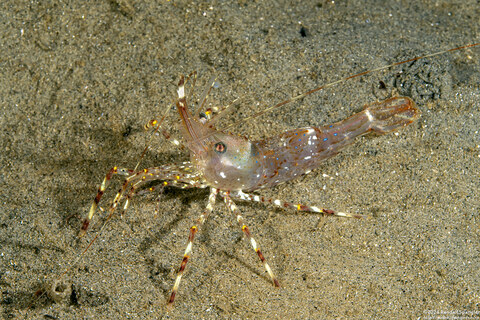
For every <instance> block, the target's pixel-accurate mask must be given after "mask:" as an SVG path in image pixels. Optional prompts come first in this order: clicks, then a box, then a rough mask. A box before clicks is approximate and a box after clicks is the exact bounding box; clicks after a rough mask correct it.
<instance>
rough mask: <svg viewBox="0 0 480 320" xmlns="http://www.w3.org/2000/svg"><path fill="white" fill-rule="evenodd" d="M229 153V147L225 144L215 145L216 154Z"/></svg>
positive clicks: (218, 143)
mask: <svg viewBox="0 0 480 320" xmlns="http://www.w3.org/2000/svg"><path fill="white" fill-rule="evenodd" d="M225 151H227V146H226V145H225V143H223V142H217V143H215V152H216V153H225Z"/></svg>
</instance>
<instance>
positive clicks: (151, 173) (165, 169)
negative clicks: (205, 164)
mask: <svg viewBox="0 0 480 320" xmlns="http://www.w3.org/2000/svg"><path fill="white" fill-rule="evenodd" d="M114 174H120V175H124V176H128V177H127V179H125V181H124V182H123V185H122V187H121V188H120V190H119V191H118V192H117V195H116V196H115V198H114V200H113V202H112V204H111V205H110V208H109V217H110V216H112V215H113V213H114V211H115V209H116V207H117V205H118V203H119V202H120V201H121V200H122V199H123V197H124V193H125V191H126V190H127V188H128V186H129V185H131V186H132V189H131V190H130V192H129V193H128V194H127V200H126V204H125V206H124V210H126V208H127V207H128V202H129V199H130V198H131V196H132V195H133V194H134V192H135V190H136V189H137V188H138V187H139V185H140V184H142V183H145V182H148V181H154V180H164V182H163V184H164V186H168V185H172V186H175V187H178V188H205V187H206V185H205V184H203V181H201V180H200V179H199V177H198V173H197V172H195V171H194V170H193V167H192V164H191V163H190V162H183V163H182V164H179V165H165V166H161V167H155V168H149V169H143V170H142V171H138V172H135V171H133V170H130V169H118V168H117V167H113V168H112V169H110V171H109V172H108V173H107V175H106V176H105V178H104V179H103V182H102V184H101V185H100V187H99V188H98V192H97V195H96V196H95V199H94V201H93V203H92V206H91V207H90V211H89V212H88V216H87V217H86V218H85V220H84V221H83V224H82V228H81V230H80V234H79V236H80V237H82V236H84V235H85V233H86V231H87V229H88V226H89V225H90V222H91V220H92V218H93V215H94V214H95V211H96V210H97V208H98V203H99V202H100V199H101V198H102V196H103V194H104V193H105V189H106V187H107V184H108V182H109V181H110V179H111V178H112V176H113V175H114Z"/></svg>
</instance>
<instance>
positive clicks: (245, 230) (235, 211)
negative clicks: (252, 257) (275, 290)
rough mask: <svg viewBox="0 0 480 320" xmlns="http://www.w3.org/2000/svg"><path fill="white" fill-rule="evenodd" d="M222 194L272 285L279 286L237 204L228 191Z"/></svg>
mask: <svg viewBox="0 0 480 320" xmlns="http://www.w3.org/2000/svg"><path fill="white" fill-rule="evenodd" d="M222 196H223V198H224V200H225V204H226V205H227V208H228V211H230V212H231V213H233V214H234V215H235V216H236V218H237V222H238V224H239V225H240V228H241V229H242V231H243V233H244V234H245V237H246V238H247V240H248V241H249V242H250V244H251V245H252V247H253V250H255V252H256V253H257V255H258V257H259V258H260V260H261V261H262V263H263V266H264V267H265V270H267V273H268V275H269V276H270V278H271V279H272V282H273V285H274V286H275V287H280V283H279V282H278V280H277V278H276V277H275V275H274V274H273V271H272V269H271V268H270V266H269V265H268V263H267V260H266V259H265V257H264V256H263V253H262V251H261V250H260V247H259V246H258V244H257V242H256V241H255V239H254V238H253V237H252V234H251V233H250V230H249V229H248V226H247V225H246V224H245V220H244V219H243V216H242V215H241V214H240V210H238V208H237V206H236V205H235V203H233V201H232V199H231V198H230V195H229V193H228V192H222Z"/></svg>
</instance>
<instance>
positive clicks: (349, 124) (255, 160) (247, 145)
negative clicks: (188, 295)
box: [81, 76, 419, 305]
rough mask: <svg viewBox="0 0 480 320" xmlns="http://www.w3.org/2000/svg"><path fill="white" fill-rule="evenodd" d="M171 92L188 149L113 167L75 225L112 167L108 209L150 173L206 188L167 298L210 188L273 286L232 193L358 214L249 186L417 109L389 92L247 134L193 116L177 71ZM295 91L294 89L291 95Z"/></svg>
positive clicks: (287, 173) (298, 169)
mask: <svg viewBox="0 0 480 320" xmlns="http://www.w3.org/2000/svg"><path fill="white" fill-rule="evenodd" d="M177 93H178V100H177V101H176V107H177V111H178V114H179V116H180V118H181V132H182V135H183V138H184V140H185V146H186V147H187V148H188V149H189V150H190V161H189V162H183V163H180V164H176V165H164V166H159V167H154V168H149V169H144V170H142V171H138V172H136V171H135V170H129V169H119V168H117V167H114V168H112V169H111V170H110V171H109V172H108V173H107V175H106V176H105V179H104V180H103V182H102V184H101V186H100V188H99V190H98V193H97V196H96V197H95V200H94V202H93V204H92V207H91V209H90V212H89V214H88V216H87V218H86V219H85V220H84V222H83V225H82V230H81V234H84V233H85V232H86V230H87V228H88V226H89V224H90V222H91V220H92V218H93V215H94V213H95V211H96V209H97V207H98V203H99V201H100V199H101V197H102V195H103V193H104V191H105V188H106V185H107V182H108V181H109V180H110V179H111V178H112V176H113V175H114V174H120V175H124V176H126V179H125V181H124V182H123V185H122V187H121V188H120V190H119V192H118V193H117V195H116V197H115V198H114V200H113V202H112V204H111V205H110V207H109V217H110V216H111V215H112V214H113V212H114V211H115V209H116V207H117V206H118V204H119V203H120V202H122V201H124V205H123V210H124V211H125V210H126V209H127V207H128V203H129V201H130V199H131V198H132V196H133V195H134V194H135V192H136V190H137V189H138V188H139V187H140V186H142V184H144V183H146V182H149V181H153V180H160V181H162V185H164V186H175V187H179V188H209V189H210V195H209V197H208V202H207V204H206V208H205V210H204V212H203V213H202V214H201V215H200V216H199V217H198V220H197V221H196V223H195V224H194V225H193V226H192V227H191V228H190V234H189V237H188V243H187V247H186V249H185V253H184V255H183V260H182V262H181V265H180V268H179V270H178V273H177V277H176V280H175V284H174V286H173V289H172V292H171V295H170V298H169V299H168V304H169V305H171V304H173V302H174V300H175V296H176V293H177V291H178V288H179V285H180V281H181V279H182V275H183V272H184V270H185V267H186V265H187V262H188V260H189V259H190V256H191V254H192V247H193V241H194V237H195V234H196V233H197V231H198V229H199V227H200V226H201V225H202V224H203V223H204V222H205V220H206V219H207V217H208V215H209V214H210V213H211V212H212V211H213V208H214V205H215V201H216V198H217V195H219V196H221V197H222V198H223V200H224V202H225V205H226V207H227V209H228V211H229V212H230V213H232V214H233V215H234V216H235V218H236V220H237V222H238V224H239V226H240V228H241V230H242V231H243V233H244V234H245V237H246V239H247V240H248V241H249V242H250V244H251V246H252V247H253V249H254V250H255V252H256V253H257V255H258V257H259V258H260V260H261V262H262V263H263V266H264V268H265V270H266V271H267V273H268V275H269V277H270V279H271V280H272V283H273V285H274V286H275V287H279V286H280V285H279V282H278V280H277V278H276V277H275V274H274V272H273V271H272V269H271V268H270V266H269V265H268V263H267V261H266V259H265V257H264V255H263V253H262V251H261V250H260V247H259V245H258V243H257V242H256V241H255V239H254V238H253V236H252V234H251V233H250V230H249V228H248V226H247V224H246V222H245V220H244V218H243V217H242V214H241V213H240V211H239V209H238V208H237V206H236V205H235V203H234V200H247V201H257V202H265V203H270V204H273V205H275V206H278V207H281V208H287V209H288V208H291V209H294V210H299V211H311V212H318V213H323V214H328V215H336V216H343V217H357V218H358V217H360V216H359V215H354V214H348V213H344V212H336V211H333V210H329V209H322V208H318V207H315V206H306V205H301V204H293V203H290V202H286V201H282V200H274V199H265V198H264V197H261V196H258V195H255V194H251V192H253V191H256V190H258V189H261V188H269V187H273V186H276V185H277V184H280V183H282V182H286V181H289V180H292V179H295V178H298V177H300V176H302V175H303V174H306V173H308V172H310V171H311V170H312V169H315V168H316V167H318V166H319V164H320V163H321V162H322V161H323V160H325V159H328V158H330V157H332V156H334V155H336V154H337V153H338V152H339V151H340V150H342V148H344V147H345V146H347V145H349V144H351V143H352V142H353V141H354V140H355V138H356V137H359V136H362V135H364V134H367V133H370V132H373V133H376V134H384V133H388V132H391V131H394V130H397V129H400V128H402V127H404V126H407V125H408V124H410V123H412V122H413V121H414V120H415V119H416V118H417V117H418V116H419V111H418V109H417V108H415V106H414V102H413V101H412V100H411V99H410V98H407V97H394V98H390V99H388V100H385V101H382V102H375V103H372V104H370V105H367V106H366V107H365V108H364V110H363V111H361V112H358V113H356V114H354V115H352V116H351V117H349V118H347V119H345V120H343V121H340V122H337V123H335V124H331V125H327V126H323V127H320V128H315V127H305V128H300V129H294V130H290V131H287V132H284V133H282V134H280V135H277V136H274V137H271V138H268V139H265V140H259V141H250V140H248V139H247V138H245V137H241V136H236V135H232V134H229V133H225V132H222V131H219V130H217V129H216V128H215V127H214V126H213V123H214V122H215V121H214V120H215V116H213V118H212V117H209V116H207V117H205V116H203V117H200V116H193V115H192V114H191V113H190V111H189V110H188V106H187V100H186V97H185V78H184V77H183V76H182V77H181V78H180V81H179V84H178V90H177ZM307 94H308V93H307ZM304 95H306V94H304ZM298 98H301V96H298V97H296V98H293V99H291V100H290V101H293V100H297V99H298ZM286 102H289V101H286ZM217 116H218V115H217Z"/></svg>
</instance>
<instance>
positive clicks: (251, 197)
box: [231, 191, 363, 219]
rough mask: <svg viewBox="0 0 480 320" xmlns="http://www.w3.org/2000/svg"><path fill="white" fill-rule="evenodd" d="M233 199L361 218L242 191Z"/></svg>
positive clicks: (356, 216)
mask: <svg viewBox="0 0 480 320" xmlns="http://www.w3.org/2000/svg"><path fill="white" fill-rule="evenodd" d="M231 196H232V197H233V198H236V199H240V200H245V201H255V202H261V203H265V204H267V203H268V204H273V205H275V206H277V207H279V208H283V209H294V210H297V211H306V212H317V213H323V214H328V215H333V216H338V217H346V218H357V219H360V218H362V217H363V215H361V214H351V213H347V212H338V211H333V210H330V209H323V208H318V207H314V206H306V205H303V204H294V203H291V202H287V201H283V200H278V199H276V200H273V199H268V198H264V197H262V196H257V195H253V194H248V193H244V192H242V191H238V192H237V193H235V194H232V195H231Z"/></svg>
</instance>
